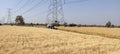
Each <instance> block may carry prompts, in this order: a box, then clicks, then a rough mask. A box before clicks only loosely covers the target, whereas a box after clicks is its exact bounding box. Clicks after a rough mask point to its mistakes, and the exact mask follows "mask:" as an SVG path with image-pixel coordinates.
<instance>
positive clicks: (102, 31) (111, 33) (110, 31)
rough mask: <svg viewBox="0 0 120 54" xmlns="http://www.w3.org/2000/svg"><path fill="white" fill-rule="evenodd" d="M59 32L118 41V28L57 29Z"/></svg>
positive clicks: (119, 31) (119, 34)
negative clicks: (103, 37) (98, 36)
mask: <svg viewBox="0 0 120 54" xmlns="http://www.w3.org/2000/svg"><path fill="white" fill-rule="evenodd" d="M58 28H59V29H61V30H66V31H72V32H77V33H83V34H90V35H101V36H105V37H109V38H116V39H120V28H105V27H62V26H61V27H58Z"/></svg>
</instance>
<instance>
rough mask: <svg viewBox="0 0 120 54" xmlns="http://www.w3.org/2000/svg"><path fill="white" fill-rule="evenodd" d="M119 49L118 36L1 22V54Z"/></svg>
mask: <svg viewBox="0 0 120 54" xmlns="http://www.w3.org/2000/svg"><path fill="white" fill-rule="evenodd" d="M92 31H93V30H92ZM101 32H102V31H101ZM103 33H104V31H103ZM115 34H116V33H115ZM119 52H120V40H119V39H112V38H106V37H101V36H99V35H88V34H80V33H74V32H67V31H60V30H52V29H46V28H36V27H20V26H0V54H119Z"/></svg>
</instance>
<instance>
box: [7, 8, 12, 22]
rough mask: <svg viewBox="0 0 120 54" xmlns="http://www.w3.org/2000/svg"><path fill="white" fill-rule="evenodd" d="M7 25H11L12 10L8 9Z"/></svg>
mask: <svg viewBox="0 0 120 54" xmlns="http://www.w3.org/2000/svg"><path fill="white" fill-rule="evenodd" d="M7 24H11V9H10V8H9V9H8V18H7Z"/></svg>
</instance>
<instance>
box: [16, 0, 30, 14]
mask: <svg viewBox="0 0 120 54" xmlns="http://www.w3.org/2000/svg"><path fill="white" fill-rule="evenodd" d="M29 1H30V0H27V1H26V2H25V3H24V4H23V6H22V7H20V8H19V9H18V10H16V11H15V13H16V12H18V11H20V10H21V9H22V8H24V7H25V6H27V5H28V4H29Z"/></svg>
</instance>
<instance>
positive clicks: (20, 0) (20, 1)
mask: <svg viewBox="0 0 120 54" xmlns="http://www.w3.org/2000/svg"><path fill="white" fill-rule="evenodd" d="M22 1H23V0H19V2H18V3H17V4H16V6H15V7H17V6H18V5H20V4H21V3H22Z"/></svg>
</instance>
